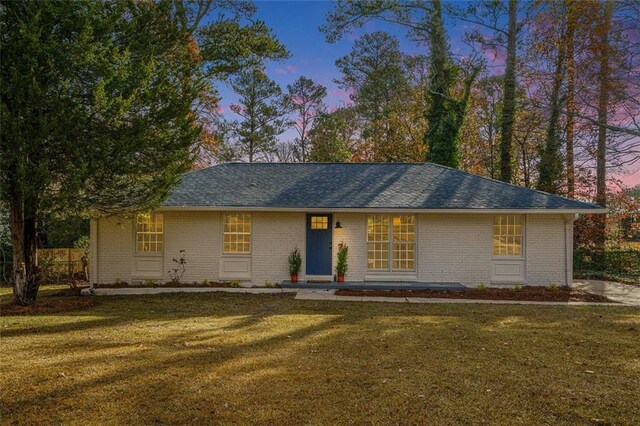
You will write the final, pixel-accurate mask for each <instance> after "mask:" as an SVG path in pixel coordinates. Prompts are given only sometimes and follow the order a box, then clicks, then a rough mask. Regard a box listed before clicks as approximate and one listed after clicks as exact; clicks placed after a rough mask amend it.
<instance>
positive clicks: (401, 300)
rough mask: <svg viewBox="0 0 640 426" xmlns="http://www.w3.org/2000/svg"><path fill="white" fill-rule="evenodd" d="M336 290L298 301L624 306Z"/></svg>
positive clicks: (307, 293) (304, 293)
mask: <svg viewBox="0 0 640 426" xmlns="http://www.w3.org/2000/svg"><path fill="white" fill-rule="evenodd" d="M334 293H335V290H307V289H301V290H300V291H298V294H297V295H296V299H298V300H331V301H338V302H391V303H450V304H461V303H476V304H478V303H479V304H491V305H562V306H624V305H622V304H620V303H592V302H534V301H528V300H476V299H438V298H426V297H368V296H365V297H362V296H336V295H335V294H334Z"/></svg>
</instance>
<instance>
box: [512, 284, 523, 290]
mask: <svg viewBox="0 0 640 426" xmlns="http://www.w3.org/2000/svg"><path fill="white" fill-rule="evenodd" d="M521 290H522V285H521V284H520V283H516V285H514V286H513V291H521Z"/></svg>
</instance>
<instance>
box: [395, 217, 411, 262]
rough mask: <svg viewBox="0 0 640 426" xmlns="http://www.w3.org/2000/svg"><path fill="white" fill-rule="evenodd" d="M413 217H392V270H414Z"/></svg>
mask: <svg viewBox="0 0 640 426" xmlns="http://www.w3.org/2000/svg"><path fill="white" fill-rule="evenodd" d="M415 235H416V232H415V218H414V216H394V218H393V269H394V270H413V269H414V259H415V253H414V245H415V242H414V241H415Z"/></svg>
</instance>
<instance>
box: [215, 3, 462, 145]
mask: <svg viewBox="0 0 640 426" xmlns="http://www.w3.org/2000/svg"><path fill="white" fill-rule="evenodd" d="M256 5H257V8H258V11H257V14H256V15H255V18H256V19H259V20H262V21H265V22H266V24H267V25H268V26H269V27H270V28H271V29H272V31H273V33H274V35H275V36H276V37H277V38H278V40H280V42H282V43H283V44H284V45H285V46H286V47H287V49H289V52H290V53H291V57H290V58H289V59H287V60H285V61H282V62H271V63H268V64H267V74H268V75H269V77H270V78H271V79H273V80H275V81H276V82H277V83H278V84H279V85H280V87H282V89H283V91H284V90H286V85H287V84H290V83H292V82H294V81H295V80H296V79H298V78H299V77H300V76H302V75H304V76H305V77H308V78H311V79H312V80H314V81H315V82H316V83H320V84H322V85H323V86H325V87H327V89H328V96H327V99H326V102H327V104H328V105H330V106H334V107H336V106H340V105H341V104H343V103H344V102H347V101H348V96H347V95H346V94H345V93H344V92H343V91H341V90H339V89H338V87H337V85H336V84H335V83H334V82H333V80H334V79H336V78H338V77H339V72H338V70H337V69H336V66H335V61H336V59H338V58H340V57H341V56H344V55H346V54H348V53H349V52H350V51H351V48H352V46H353V42H354V40H356V39H357V38H358V37H359V36H361V35H362V34H365V33H367V32H373V31H386V32H388V33H390V34H393V35H395V36H397V37H398V39H399V40H400V47H401V50H402V51H403V52H404V53H407V54H417V53H427V52H426V48H425V47H424V46H417V45H416V44H415V43H414V42H412V41H410V40H408V39H407V37H406V32H405V29H404V28H402V27H399V26H397V25H389V24H385V23H382V22H379V21H377V22H376V21H372V22H369V23H367V24H366V25H365V26H364V27H363V28H361V29H357V30H355V31H354V32H353V33H352V34H346V35H345V36H344V37H343V38H342V39H341V40H340V41H338V42H336V43H328V42H327V41H326V40H325V36H324V34H322V33H321V32H320V30H319V29H318V28H319V27H320V25H322V24H324V23H325V22H326V17H327V14H328V13H329V11H331V10H332V8H333V5H332V3H331V2H329V1H258V2H256ZM447 31H448V32H449V37H451V38H452V41H454V42H455V41H456V39H457V40H460V39H461V35H460V31H461V30H460V28H456V27H453V26H452V25H447ZM452 44H453V48H452V50H454V51H455V50H456V46H455V43H452ZM219 90H220V95H221V96H222V101H221V106H222V107H223V110H224V116H225V117H227V118H233V116H234V114H233V113H232V112H231V111H229V105H230V104H231V103H235V102H236V101H237V96H236V95H235V94H234V93H233V91H232V90H231V89H230V88H229V87H227V86H224V85H222V86H220V87H219ZM285 136H288V134H287V135H285Z"/></svg>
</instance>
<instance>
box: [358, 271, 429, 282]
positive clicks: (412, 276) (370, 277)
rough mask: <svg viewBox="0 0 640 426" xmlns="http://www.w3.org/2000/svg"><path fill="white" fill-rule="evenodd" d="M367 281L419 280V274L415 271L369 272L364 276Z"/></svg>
mask: <svg viewBox="0 0 640 426" xmlns="http://www.w3.org/2000/svg"><path fill="white" fill-rule="evenodd" d="M364 280H365V281H417V280H418V274H417V273H416V272H415V271H410V272H391V271H389V272H384V271H381V272H367V273H366V274H365V276H364Z"/></svg>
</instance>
